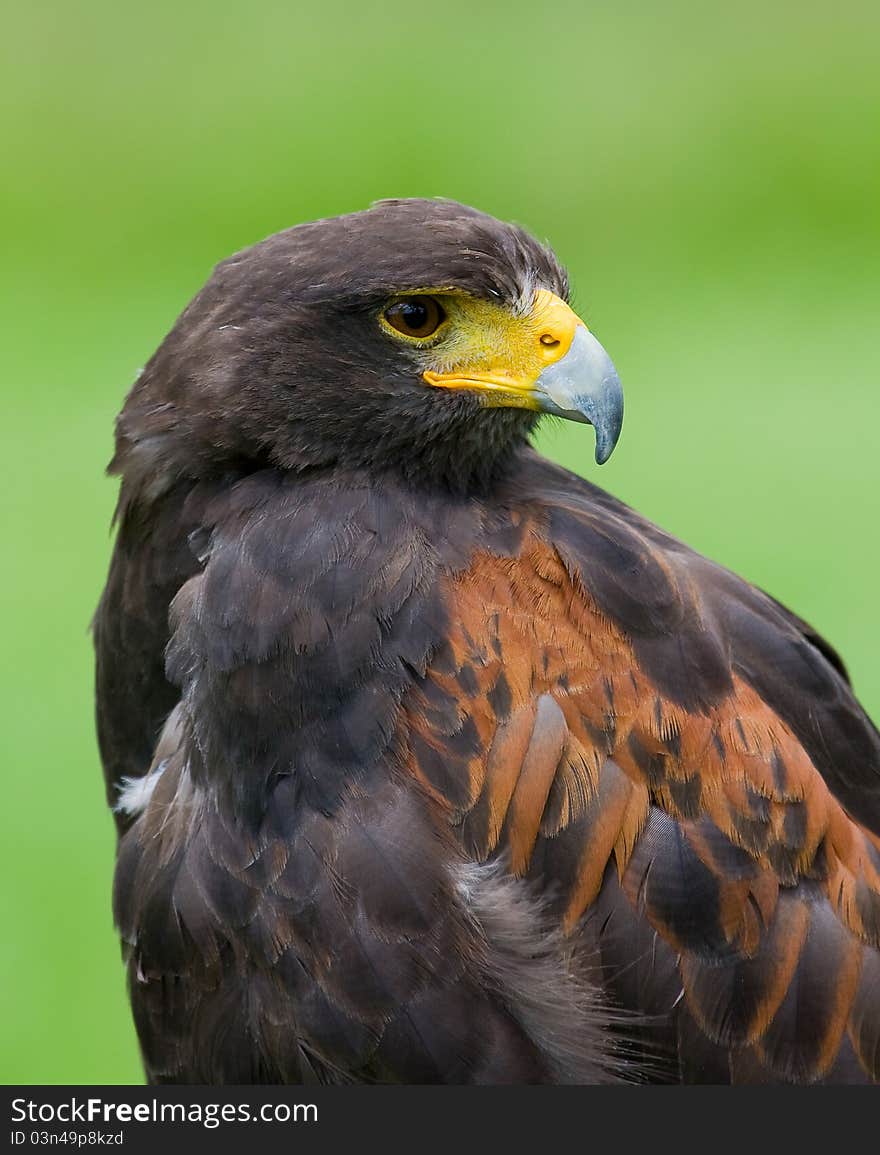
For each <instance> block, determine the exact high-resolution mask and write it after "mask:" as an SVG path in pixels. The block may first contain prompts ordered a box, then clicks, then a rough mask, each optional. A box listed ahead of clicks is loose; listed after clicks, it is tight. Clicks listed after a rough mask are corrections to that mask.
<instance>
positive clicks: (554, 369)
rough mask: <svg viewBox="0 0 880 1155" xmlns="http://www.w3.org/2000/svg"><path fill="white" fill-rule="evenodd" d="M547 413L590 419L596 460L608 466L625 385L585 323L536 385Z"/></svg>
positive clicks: (618, 423)
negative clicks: (593, 434) (621, 382)
mask: <svg viewBox="0 0 880 1155" xmlns="http://www.w3.org/2000/svg"><path fill="white" fill-rule="evenodd" d="M534 395H535V398H536V400H537V401H538V404H539V406H540V409H541V412H543V413H554V414H555V415H556V416H557V417H565V418H567V419H568V420H569V421H585V422H588V423H589V424H590V425H592V426H593V428H594V429H595V430H596V462H597V464H599V465H604V464H605V462H606V461H607V460H608V458H609V457H610V456H611V454H612V453H613V451H614V447H615V445H616V444H617V441H618V439H619V437H620V430H621V427H622V426H623V388H622V386H621V384H620V378H619V377H618V376H617V370H616V369H615V368H614V364H613V363H612V361H611V358H610V357H609V356H608V354H607V353H606V352H605V350H604V349H603V348H602V346H601V345H600V344H599V342H598V341H597V340H596V338H595V337H594V336H593V334H592V333H591V332H590V331H589V329H587V328H586V326H584V325H579V326H578V327H577V329H576V330H575V334H574V337H573V338H572V342H571V346H570V348H569V350H568V352H567V353H566V354H565V356H564V357H563V358H562V359H561V360H560V361H556V362H555V363H554V364H553V365H548V366H547V368H546V369H544V370H543V371H542V372H541V374H540V376H539V377H538V379H537V381H536V382H535V384H534Z"/></svg>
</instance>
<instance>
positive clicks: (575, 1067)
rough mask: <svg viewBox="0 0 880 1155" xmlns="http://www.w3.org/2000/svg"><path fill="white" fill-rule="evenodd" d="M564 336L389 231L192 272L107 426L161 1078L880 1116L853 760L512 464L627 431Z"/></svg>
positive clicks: (117, 763) (523, 266) (779, 652)
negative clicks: (658, 1091)
mask: <svg viewBox="0 0 880 1155" xmlns="http://www.w3.org/2000/svg"><path fill="white" fill-rule="evenodd" d="M567 300H568V282H567V278H566V274H565V272H564V271H563V269H562V267H561V266H560V264H559V263H558V261H557V260H556V258H555V256H554V255H553V253H552V252H550V251H549V250H548V249H547V248H546V247H544V246H543V245H541V244H539V243H538V242H537V241H535V240H534V239H533V238H532V237H531V236H529V235H528V234H527V233H526V232H524V231H523V230H522V229H520V228H518V227H515V226H513V225H508V224H503V223H500V222H499V221H497V220H495V219H493V218H492V217H489V216H487V215H485V214H483V213H481V212H478V211H476V210H474V209H471V208H466V207H464V206H462V205H459V204H456V203H454V202H451V201H433V200H393V201H384V202H380V203H379V204H377V205H375V206H374V207H373V208H371V209H369V210H367V211H365V212H361V213H354V214H351V215H348V216H342V217H338V218H334V219H330V220H322V221H317V222H315V223H310V224H305V225H300V226H298V227H296V228H292V229H288V230H287V231H284V232H281V233H279V234H277V235H275V236H272V237H270V238H268V239H267V240H265V241H263V242H261V243H260V244H257V245H254V246H253V247H252V248H249V249H246V250H245V251H243V252H241V253H238V254H237V255H235V256H232V257H230V258H229V259H228V260H225V261H223V262H222V263H221V264H219V265H218V266H217V268H216V270H215V272H214V274H213V275H212V277H211V278H210V280H209V281H208V283H207V284H206V285H205V287H204V288H203V289H202V290H201V292H199V293H198V295H197V296H196V297H195V298H194V300H193V301H192V302H191V303H190V304H189V306H188V307H187V308H186V310H185V311H184V312H183V314H182V315H181V316H180V318H179V319H178V321H177V322H176V324H175V325H174V328H173V329H172V330H171V332H170V334H169V335H168V336H167V338H166V339H165V340H164V342H163V343H162V345H161V346H160V348H159V349H158V351H157V352H156V353H155V355H154V356H153V357H152V359H151V360H150V361H149V363H148V364H147V366H146V368H145V369H144V370H143V372H142V373H141V375H140V376H139V378H138V379H137V381H136V383H135V385H134V387H133V388H132V390H131V392H130V393H129V395H128V397H127V399H126V401H125V404H124V407H123V409H122V412H121V414H120V416H119V418H118V422H117V433H116V452H115V456H114V458H113V461H112V463H111V466H110V469H111V472H112V473H114V474H117V475H119V477H120V478H121V490H120V497H119V504H118V508H117V513H116V522H117V526H118V532H117V537H116V542H115V549H114V552H113V557H112V561H111V565H110V572H109V576H108V580H107V585H106V588H105V590H104V592H103V595H102V597H101V601H100V605H99V607H98V610H97V614H96V618H95V623H94V637H95V645H96V651H97V721H98V731H99V739H100V749H101V756H102V760H103V764H104V770H105V774H106V781H107V791H108V799H109V802H110V804H111V805H112V807H113V809H114V812H115V815H116V820H117V824H118V831H119V843H118V856H117V862H116V871H115V884H114V911H115V918H116V922H117V925H118V927H119V931H120V934H121V938H122V942H123V949H124V956H125V959H126V965H127V970H128V979H129V987H130V994H131V1004H132V1008H133V1013H134V1020H135V1023H136V1027H137V1032H138V1036H139V1039H140V1044H141V1049H142V1053H143V1059H144V1064H145V1069H146V1072H147V1076H148V1078H149V1079H150V1080H151V1081H152V1082H155V1083H227V1084H241V1083H331V1084H336V1083H352V1082H357V1083H368V1082H373V1083H388V1082H398V1083H400V1082H402V1083H483V1084H486V1083H601V1082H619V1081H643V1082H649V1081H651V1082H653V1081H666V1082H714V1083H749V1082H816V1081H831V1082H834V1081H838V1082H841V1081H842V1082H870V1081H872V1080H873V1081H878V1080H880V735H878V732H877V730H876V729H875V727H874V726H873V725H872V723H871V722H870V721H869V719H868V718H867V716H866V715H865V713H864V711H863V710H862V709H861V707H860V706H859V704H858V702H857V701H856V699H855V697H854V696H853V693H852V690H851V689H850V685H849V682H848V679H847V674H846V670H845V668H844V666H843V664H842V662H841V660H840V658H839V657H838V656H837V654H836V653H835V651H834V650H833V649H832V647H831V646H830V645H828V643H826V642H825V641H824V640H823V639H822V638H820V637H819V636H818V635H817V634H816V633H815V632H814V631H813V630H812V629H811V628H810V627H809V626H808V625H807V624H806V623H805V622H803V621H802V620H801V619H800V618H798V617H796V616H795V615H794V614H792V613H790V612H789V611H788V610H786V609H785V608H784V607H783V606H781V605H780V604H779V603H777V602H776V601H774V600H773V599H772V598H771V597H769V596H767V595H766V594H765V593H763V592H761V591H760V590H758V589H756V588H755V587H753V586H751V585H749V584H748V583H746V582H745V581H743V580H741V579H739V578H738V577H736V576H734V575H733V574H732V573H730V572H728V571H727V570H725V569H722V568H721V567H720V566H718V565H715V564H713V563H712V562H711V561H708V560H707V559H705V558H704V557H701V556H700V555H699V554H697V553H695V552H693V551H692V550H690V549H688V548H687V546H685V545H683V544H682V543H681V542H679V541H677V540H675V539H674V538H672V537H670V536H669V535H668V534H666V533H664V532H663V531H662V530H660V529H657V528H656V527H655V526H653V525H652V524H650V523H649V522H648V521H646V520H645V519H644V518H642V517H640V516H639V514H638V513H636V512H634V511H633V510H632V509H630V508H628V507H627V506H625V505H623V504H622V503H621V502H620V501H618V500H616V499H615V498H614V497H612V496H609V495H608V494H607V493H605V492H603V491H602V490H600V489H597V488H596V487H595V486H594V485H592V484H590V483H589V482H588V481H585V480H583V479H581V478H580V477H578V476H575V475H574V474H572V473H569V472H566V471H565V470H564V469H561V468H559V467H558V466H556V465H554V464H551V463H550V462H549V461H547V460H545V459H544V458H542V457H541V456H539V455H538V454H537V453H536V452H535V451H534V450H533V449H532V448H531V447H530V444H529V439H530V436H531V434H532V433H533V432H534V430H535V428H536V426H537V424H538V422H539V421H540V420H541V418H542V416H543V415H544V414H547V413H550V414H555V415H556V416H557V417H563V418H570V419H573V420H575V421H583V422H588V423H590V424H591V425H592V426H593V427H594V429H595V440H596V458H597V460H598V461H599V462H600V463H601V462H603V461H604V460H605V459H606V458H607V457H608V456H609V455H610V453H611V452H612V450H613V448H614V446H615V443H616V441H617V439H618V436H619V434H620V429H621V422H622V416H623V400H622V392H621V386H620V382H619V379H618V376H617V374H616V372H615V370H614V367H613V365H612V363H611V361H610V359H609V357H608V354H607V353H606V352H605V350H604V349H603V348H602V346H601V345H600V344H599V342H598V341H597V339H596V338H595V337H594V336H593V334H592V333H591V332H590V331H589V329H588V328H587V327H586V325H585V324H584V323H583V321H582V320H581V319H580V318H579V317H578V316H577V315H576V314H575V313H574V312H573V311H572V309H571V308H570V306H569V305H568V303H567Z"/></svg>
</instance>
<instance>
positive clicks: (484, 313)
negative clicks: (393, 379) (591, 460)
mask: <svg viewBox="0 0 880 1155" xmlns="http://www.w3.org/2000/svg"><path fill="white" fill-rule="evenodd" d="M425 292H426V293H427V295H430V296H432V297H434V299H435V300H436V301H438V302H439V303H440V305H441V306H442V307H443V310H444V312H445V314H446V318H445V320H444V321H443V322H442V324H441V325H440V327H439V328H438V329H437V330H436V332H435V333H433V334H431V335H430V336H429V337H427V338H416V337H408V336H406V335H405V334H401V333H399V332H397V331H396V330H395V329H393V328H392V327H391V326H390V325H389V324H388V323H387V321H385V320H384V318H380V322H381V324H382V326H383V328H384V329H385V330H386V331H387V332H388V333H389V334H390V335H391V336H393V337H394V338H395V339H396V340H398V341H401V342H403V343H404V344H407V345H409V346H411V347H413V348H417V349H418V348H421V349H422V350H423V358H422V359H423V364H424V366H425V368H424V371H423V373H422V376H423V378H424V380H425V381H426V382H427V383H428V384H429V385H433V386H437V387H439V388H444V389H471V390H475V391H477V392H479V393H480V394H481V396H482V399H483V403H484V404H485V405H489V406H516V407H518V408H525V409H539V408H540V403H539V400H538V399H537V397H536V396H535V395H534V393H533V390H534V385H535V382H536V381H537V379H538V377H539V376H540V374H541V373H542V372H543V370H544V369H546V368H547V367H548V366H549V365H553V364H554V363H555V362H557V361H559V360H561V359H562V358H563V357H564V356H565V355H566V353H567V352H568V351H569V349H570V347H571V343H572V340H573V339H574V336H575V332H576V331H577V328H578V326H583V324H584V323H583V321H581V319H580V318H579V317H578V316H577V314H576V313H574V312H573V311H572V310H571V309H570V308H569V306H568V305H567V304H566V303H565V302H564V301H563V300H562V299H561V298H560V297H557V296H556V294H555V293H551V292H549V290H547V289H539V290H538V291H537V292H536V293H535V295H534V298H533V299H532V302H531V304H530V305H529V307H527V308H526V309H524V310H518V311H513V310H511V309H510V308H507V307H505V306H502V305H496V304H493V303H492V302H491V301H486V300H482V299H478V298H475V297H470V296H468V295H467V294H465V293H456V292H449V291H446V292H444V291H439V292H430V293H428V292H427V290H426V291H425ZM419 295H421V293H410V294H407V296H409V297H413V296H419Z"/></svg>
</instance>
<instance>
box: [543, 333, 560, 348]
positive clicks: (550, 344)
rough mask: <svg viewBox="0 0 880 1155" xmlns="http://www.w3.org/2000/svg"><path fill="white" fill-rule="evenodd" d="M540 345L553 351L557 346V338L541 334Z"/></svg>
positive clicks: (550, 334)
mask: <svg viewBox="0 0 880 1155" xmlns="http://www.w3.org/2000/svg"><path fill="white" fill-rule="evenodd" d="M541 344H542V345H543V346H544V348H545V349H555V348H556V346H557V345H558V344H559V338H558V337H554V336H553V334H552V333H542V334H541Z"/></svg>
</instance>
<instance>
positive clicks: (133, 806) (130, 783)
mask: <svg viewBox="0 0 880 1155" xmlns="http://www.w3.org/2000/svg"><path fill="white" fill-rule="evenodd" d="M164 769H165V763H164V761H163V762H160V763H159V765H158V766H157V767H156V769H155V770H151V771H150V773H149V774H144V776H143V777H142V778H123V779H122V787H121V788H120V791H119V797H118V798H117V800H116V805H115V806H114V807H113V809H114V810H115V811H116V812H117V813H118V814H143V812H144V811H145V810H146V808H147V807H148V806H149V804H150V799H151V798H152V797H153V791H154V790H155V789H156V783H157V782H158V781H159V779H160V778H161V777H162V771H163V770H164Z"/></svg>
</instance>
